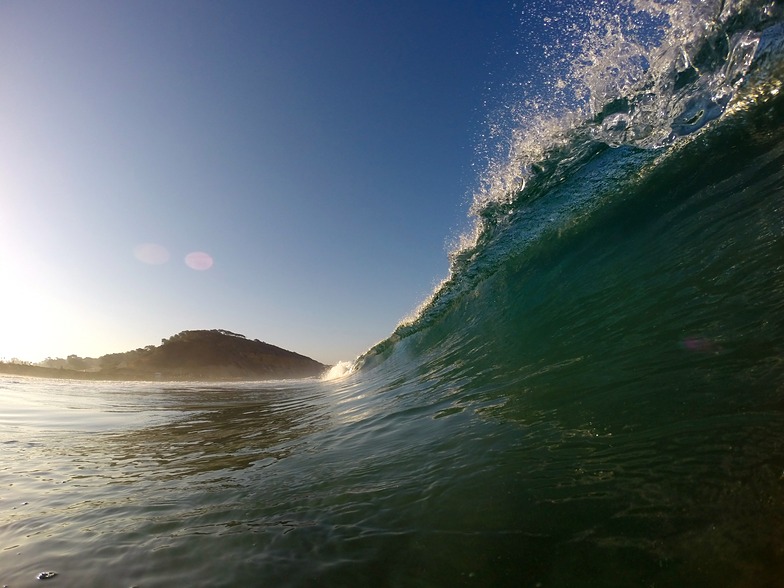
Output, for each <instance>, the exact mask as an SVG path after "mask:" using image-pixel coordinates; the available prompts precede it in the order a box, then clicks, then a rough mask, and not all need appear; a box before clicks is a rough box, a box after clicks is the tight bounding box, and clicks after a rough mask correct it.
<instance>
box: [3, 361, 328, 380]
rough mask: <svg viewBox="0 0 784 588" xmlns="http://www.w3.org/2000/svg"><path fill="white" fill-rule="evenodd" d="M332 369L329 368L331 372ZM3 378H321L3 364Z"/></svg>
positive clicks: (220, 372) (211, 371)
mask: <svg viewBox="0 0 784 588" xmlns="http://www.w3.org/2000/svg"><path fill="white" fill-rule="evenodd" d="M328 370H329V366H327V370H325V373H326V371H328ZM0 375H9V376H29V377H33V378H49V379H54V380H88V381H109V382H227V381H230V382H254V381H259V380H292V379H308V378H316V377H318V376H314V375H310V376H291V375H288V376H287V375H282V374H278V375H276V374H274V373H268V374H263V373H245V374H241V373H230V372H226V371H225V370H209V369H207V370H205V371H204V372H200V373H181V374H171V373H160V372H156V373H154V374H150V373H144V372H138V371H134V370H125V369H121V368H120V369H116V370H111V371H108V370H100V371H94V372H87V371H78V370H70V369H67V368H47V367H42V366H38V365H27V364H18V363H4V362H0Z"/></svg>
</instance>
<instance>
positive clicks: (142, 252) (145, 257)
mask: <svg viewBox="0 0 784 588" xmlns="http://www.w3.org/2000/svg"><path fill="white" fill-rule="evenodd" d="M133 256H134V257H135V258H136V259H138V260H139V261H141V262H142V263H149V264H150V265H161V264H163V263H166V262H167V261H169V251H168V250H167V249H166V248H165V247H164V246H163V245H158V244H157V243H142V244H141V245H137V246H136V247H134V248H133Z"/></svg>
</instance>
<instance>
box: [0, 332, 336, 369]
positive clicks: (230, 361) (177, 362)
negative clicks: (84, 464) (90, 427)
mask: <svg viewBox="0 0 784 588" xmlns="http://www.w3.org/2000/svg"><path fill="white" fill-rule="evenodd" d="M328 367H329V366H326V365H323V364H321V363H319V362H317V361H315V360H313V359H311V358H309V357H305V356H304V355H300V354H298V353H294V352H293V351H287V350H285V349H281V348H280V347H276V346H275V345H270V344H269V343H264V342H262V341H259V340H258V339H255V340H250V339H247V338H246V337H245V336H244V335H239V334H237V333H232V332H231V331H225V330H221V329H217V330H210V331H207V330H199V331H183V332H181V333H178V334H176V335H173V336H172V337H169V338H168V339H163V341H162V342H161V345H158V346H155V345H148V346H147V347H143V348H139V349H135V350H133V351H127V352H125V353H112V354H108V355H104V356H101V357H99V358H90V357H87V358H83V357H78V356H76V355H69V356H68V358H66V359H60V358H57V359H51V358H48V359H46V360H44V361H42V362H41V363H40V364H38V365H30V364H27V365H20V364H0V373H2V372H5V373H15V374H20V375H31V376H43V377H54V378H57V377H60V378H79V379H101V380H180V381H183V380H202V381H205V380H207V381H209V380H213V381H214V380H262V379H264V380H267V379H287V378H307V377H312V376H318V375H320V374H322V373H323V372H324V371H325V370H326V369H327V368H328Z"/></svg>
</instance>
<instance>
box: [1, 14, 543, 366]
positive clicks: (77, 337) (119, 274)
mask: <svg viewBox="0 0 784 588" xmlns="http://www.w3.org/2000/svg"><path fill="white" fill-rule="evenodd" d="M535 8H536V5H535V4H528V5H527V7H526V8H525V10H528V11H529V12H530V13H531V14H533V13H534V9H535ZM525 10H524V9H523V7H522V4H521V5H520V6H517V5H515V4H514V3H513V2H506V1H473V2H472V1H467V0H450V1H422V0H396V1H394V2H391V1H389V2H386V1H384V2H382V1H375V0H365V1H348V0H335V1H330V2H323V1H320V0H305V1H302V2H277V1H276V2H272V1H266V0H258V1H227V2H211V1H209V2H207V1H205V2H201V1H198V0H187V1H160V0H152V1H145V0H142V1H139V0H134V1H133V2H128V1H107V0H95V1H85V0H71V1H68V2H61V1H59V0H36V1H33V2H31V1H27V0H5V1H4V2H2V3H1V4H0V272H1V273H0V280H2V283H1V287H0V321H1V324H0V358H3V357H4V358H6V359H10V358H12V357H18V358H21V359H26V360H31V361H39V360H41V359H43V358H44V357H46V356H52V357H55V356H65V355H68V354H71V353H75V354H77V355H82V356H93V357H95V356H98V355H102V354H105V353H110V352H118V351H126V350H128V349H133V348H136V347H140V346H144V345H148V344H158V343H160V340H161V338H163V337H168V336H170V335H172V334H174V333H176V332H179V331H181V330H185V329H203V328H223V329H228V330H231V331H235V332H239V333H243V334H245V335H246V336H248V337H249V338H254V339H255V338H259V339H262V340H264V341H267V342H269V343H273V344H275V345H279V346H281V347H285V348H287V349H292V350H294V351H297V352H300V353H303V354H305V355H309V356H311V357H313V358H315V359H317V360H319V361H322V362H325V363H334V362H337V361H338V360H350V359H353V358H354V357H356V356H357V355H358V354H360V353H362V352H363V351H365V350H366V349H367V348H368V347H369V346H371V345H372V344H374V343H375V342H377V341H379V340H381V339H383V338H385V337H386V336H387V335H389V333H390V332H391V331H392V329H393V328H394V327H395V325H396V324H397V323H398V321H399V320H401V319H402V318H404V317H405V316H406V315H408V314H409V313H410V312H411V311H412V310H413V309H414V308H415V307H416V306H417V305H418V304H419V303H420V302H421V301H422V300H423V299H424V298H425V297H426V296H427V295H428V294H429V293H430V292H431V290H432V289H433V287H434V286H435V284H436V283H437V282H438V281H440V279H442V278H443V277H444V276H445V275H446V272H447V269H448V261H447V255H446V249H447V246H448V243H449V241H450V239H453V238H455V237H456V236H457V235H458V234H459V233H460V232H461V231H462V230H463V229H464V228H465V227H466V226H467V220H466V212H467V207H468V202H469V199H470V196H471V192H472V190H473V189H474V188H475V186H476V180H477V175H478V170H477V166H478V165H480V164H481V157H480V156H478V155H477V154H476V152H475V150H476V149H477V147H478V146H480V145H481V143H482V135H483V134H484V133H486V131H487V119H488V116H489V114H490V111H491V110H492V108H493V106H492V104H496V103H497V102H498V101H501V100H503V99H504V98H503V94H505V93H507V92H508V91H509V89H510V88H512V87H513V86H514V84H510V80H513V79H515V78H517V79H519V78H520V76H521V72H523V71H524V70H525V64H524V63H523V61H522V60H523V58H522V57H521V55H520V54H518V53H516V52H519V51H520V50H521V49H522V50H523V54H525V51H526V50H530V48H531V46H532V43H535V39H534V37H533V36H531V35H532V31H533V30H534V29H531V30H528V31H526V30H525V27H524V26H522V25H521V13H523V12H525ZM537 18H538V17H537ZM534 20H536V19H534ZM526 48H528V49H526ZM488 101H489V102H490V103H491V105H488V104H486V103H487V102H488ZM145 244H153V245H155V246H156V247H146V248H145V247H142V246H144V245H145ZM194 252H203V253H206V254H207V256H208V257H206V256H202V257H201V258H199V259H196V261H195V262H193V261H191V263H190V265H191V266H195V267H197V268H201V269H193V268H192V267H189V265H188V264H187V263H186V260H185V258H186V256H187V255H188V254H191V253H194ZM191 259H192V258H191ZM200 262H201V265H199V263H200ZM210 263H211V266H210ZM206 266H210V267H206ZM205 267H206V269H204V268H205Z"/></svg>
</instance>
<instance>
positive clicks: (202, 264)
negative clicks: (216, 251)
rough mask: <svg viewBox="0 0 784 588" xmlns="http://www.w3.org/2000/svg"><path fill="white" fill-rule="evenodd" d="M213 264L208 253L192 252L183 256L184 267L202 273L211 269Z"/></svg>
mask: <svg viewBox="0 0 784 588" xmlns="http://www.w3.org/2000/svg"><path fill="white" fill-rule="evenodd" d="M213 263H214V261H213V259H212V257H211V256H210V254H209V253H204V252H203V251H192V252H190V253H189V254H188V255H186V256H185V265H187V266H188V267H189V268H191V269H194V270H196V271H200V272H203V271H204V270H208V269H210V268H211V267H212V264H213Z"/></svg>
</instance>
